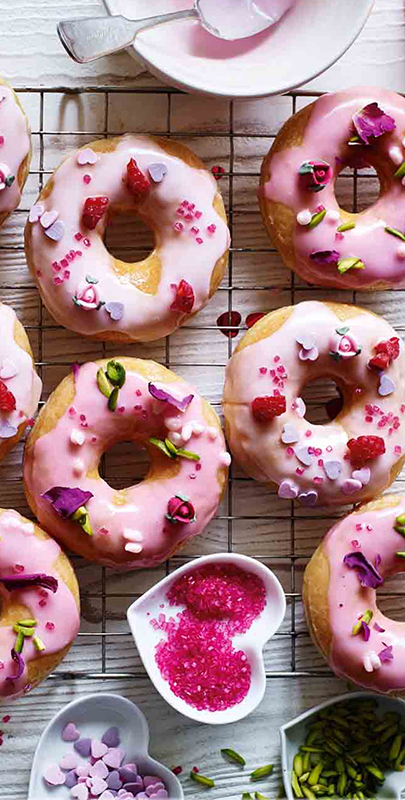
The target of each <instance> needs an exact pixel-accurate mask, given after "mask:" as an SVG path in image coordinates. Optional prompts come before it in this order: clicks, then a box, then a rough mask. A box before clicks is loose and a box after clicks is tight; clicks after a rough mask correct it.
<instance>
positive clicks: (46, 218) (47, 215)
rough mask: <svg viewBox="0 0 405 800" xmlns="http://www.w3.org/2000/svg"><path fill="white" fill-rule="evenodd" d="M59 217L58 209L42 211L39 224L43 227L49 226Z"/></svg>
mask: <svg viewBox="0 0 405 800" xmlns="http://www.w3.org/2000/svg"><path fill="white" fill-rule="evenodd" d="M58 217H59V211H56V210H54V211H44V213H43V214H41V225H42V227H43V228H50V227H51V225H53V223H54V222H56V220H57V219H58Z"/></svg>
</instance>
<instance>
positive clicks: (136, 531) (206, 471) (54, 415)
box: [24, 358, 230, 570]
mask: <svg viewBox="0 0 405 800" xmlns="http://www.w3.org/2000/svg"><path fill="white" fill-rule="evenodd" d="M114 409H115V410H114ZM118 441H133V442H137V443H138V445H140V446H142V447H144V448H146V450H147V451H148V454H149V456H150V459H151V465H150V469H149V472H148V474H147V476H146V478H145V479H144V480H143V481H142V482H141V483H140V484H138V485H137V486H131V487H129V488H127V489H121V490H118V491H116V490H114V489H113V488H112V487H111V486H109V485H108V483H106V481H105V480H103V479H102V478H101V476H100V474H99V471H98V468H99V463H100V459H101V457H102V455H103V453H104V451H105V450H106V449H108V448H109V447H111V446H112V445H113V444H115V443H116V442H118ZM55 452H57V453H58V459H57V461H55V458H54V455H53V454H54V453H55ZM229 462H230V456H229V454H228V453H227V452H226V451H225V441H224V438H223V435H222V432H221V428H220V424H219V420H218V417H217V415H216V414H215V412H214V410H213V408H212V407H211V406H210V405H209V403H207V401H206V400H204V399H203V398H202V397H200V396H199V395H198V394H197V393H196V392H195V390H193V389H192V388H191V387H190V386H189V385H188V384H186V383H185V382H184V381H183V380H182V379H180V378H179V377H178V376H177V375H175V373H174V372H171V371H170V370H168V369H166V368H165V367H162V366H161V365H160V364H156V363H155V362H153V361H142V360H140V359H134V358H120V359H119V361H115V360H112V361H106V360H103V361H97V362H91V363H87V364H84V365H83V366H81V367H80V368H76V369H75V374H74V375H73V374H72V375H69V376H68V377H66V378H65V379H64V380H63V381H62V383H60V384H59V386H58V387H57V388H56V390H55V391H54V392H53V394H52V395H51V397H50V398H49V400H48V402H47V403H46V405H45V407H44V408H43V410H42V411H41V413H40V415H39V417H38V419H37V422H36V424H35V426H34V428H33V429H32V431H31V433H30V436H29V438H28V440H27V445H26V449H25V463H24V481H25V490H26V494H27V498H28V502H29V504H30V506H31V508H32V509H33V511H34V513H35V514H36V516H37V517H38V519H39V520H40V523H41V524H42V525H43V526H44V527H45V528H46V530H48V531H50V532H51V533H52V535H54V536H55V537H56V538H57V540H58V541H60V542H61V543H62V544H64V545H66V546H69V549H71V550H73V551H74V552H76V553H79V554H81V555H83V556H84V557H85V558H87V559H89V560H91V561H96V562H97V563H99V564H105V565H107V566H113V567H117V568H121V569H127V570H128V569H135V568H137V567H152V566H156V565H157V564H160V563H161V562H162V561H164V560H165V559H167V558H169V556H170V555H172V554H173V553H174V552H175V551H176V550H177V549H178V547H179V546H180V545H181V546H183V545H184V544H185V543H186V542H187V541H188V540H189V539H190V538H192V537H194V536H196V535H197V534H198V533H201V532H202V531H203V529H204V528H205V527H206V525H207V524H208V522H209V521H210V519H211V518H212V517H213V515H214V514H215V513H216V511H217V508H218V504H219V501H220V499H221V495H222V492H223V489H224V486H225V482H226V477H227V467H228V465H229ZM61 487H63V488H62V489H61ZM80 509H81V510H80Z"/></svg>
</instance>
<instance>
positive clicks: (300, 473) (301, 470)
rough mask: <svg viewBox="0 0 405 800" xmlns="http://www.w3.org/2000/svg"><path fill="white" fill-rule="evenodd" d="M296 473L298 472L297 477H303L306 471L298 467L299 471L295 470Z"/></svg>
mask: <svg viewBox="0 0 405 800" xmlns="http://www.w3.org/2000/svg"><path fill="white" fill-rule="evenodd" d="M295 472H296V474H297V475H303V474H304V470H303V468H302V467H297V469H296V470H295Z"/></svg>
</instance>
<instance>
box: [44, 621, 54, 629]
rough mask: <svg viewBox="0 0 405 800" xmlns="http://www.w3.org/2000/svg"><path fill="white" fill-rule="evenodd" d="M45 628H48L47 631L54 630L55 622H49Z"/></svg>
mask: <svg viewBox="0 0 405 800" xmlns="http://www.w3.org/2000/svg"><path fill="white" fill-rule="evenodd" d="M45 628H46V629H47V631H54V630H55V624H54V623H53V622H47V623H46V625H45Z"/></svg>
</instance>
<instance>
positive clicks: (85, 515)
mask: <svg viewBox="0 0 405 800" xmlns="http://www.w3.org/2000/svg"><path fill="white" fill-rule="evenodd" d="M70 519H73V520H74V521H75V522H78V523H79V525H81V527H82V528H83V530H84V532H85V533H88V535H89V536H92V535H93V529H92V527H91V522H90V516H89V512H88V511H87V508H86V506H80V508H78V509H77V511H75V513H74V514H72V516H71V517H70Z"/></svg>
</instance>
